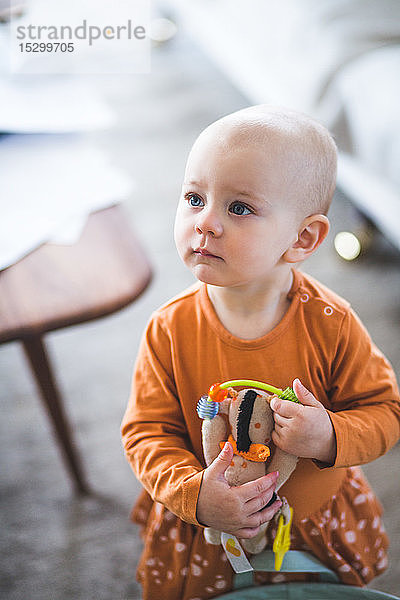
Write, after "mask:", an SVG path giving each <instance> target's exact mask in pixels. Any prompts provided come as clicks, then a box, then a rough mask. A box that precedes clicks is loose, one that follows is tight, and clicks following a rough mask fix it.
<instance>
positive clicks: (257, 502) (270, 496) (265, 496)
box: [243, 486, 276, 515]
mask: <svg viewBox="0 0 400 600" xmlns="http://www.w3.org/2000/svg"><path fill="white" fill-rule="evenodd" d="M274 488H275V486H273V487H271V488H269V489H268V490H267V491H266V492H264V493H262V494H260V495H259V496H256V497H255V498H251V499H250V500H248V501H247V502H246V504H245V505H244V507H243V510H245V511H246V513H247V514H248V515H252V514H254V513H256V512H258V511H260V510H263V509H264V508H265V507H266V506H267V505H268V504H269V503H270V502H271V500H272V502H271V505H272V504H273V502H275V500H276V494H275V491H274ZM274 495H275V497H274Z"/></svg>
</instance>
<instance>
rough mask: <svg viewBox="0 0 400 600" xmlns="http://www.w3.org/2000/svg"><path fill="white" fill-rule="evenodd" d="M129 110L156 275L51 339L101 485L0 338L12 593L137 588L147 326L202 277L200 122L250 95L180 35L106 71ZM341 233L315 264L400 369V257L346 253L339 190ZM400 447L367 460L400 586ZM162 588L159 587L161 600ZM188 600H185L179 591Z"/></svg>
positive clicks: (99, 595)
mask: <svg viewBox="0 0 400 600" xmlns="http://www.w3.org/2000/svg"><path fill="white" fill-rule="evenodd" d="M98 85H99V86H100V88H101V90H102V91H103V93H104V94H105V95H106V97H107V98H108V100H109V102H110V104H111V105H112V106H113V107H114V108H115V110H116V112H117V114H118V117H119V121H118V125H117V126H116V128H115V129H114V130H113V131H111V132H104V133H98V134H96V135H93V139H94V141H95V142H96V143H97V144H98V145H99V146H100V147H101V148H103V149H104V150H105V151H106V152H107V153H108V154H109V155H110V156H111V158H112V159H113V161H114V163H115V164H116V165H120V166H121V167H123V168H124V169H125V170H126V171H128V172H129V173H131V174H132V176H133V178H134V180H135V182H136V189H135V192H134V194H133V197H132V198H131V199H130V201H129V202H127V209H128V212H129V216H130V218H131V220H132V223H133V224H134V226H135V228H136V230H137V232H138V234H139V236H140V237H141V239H142V241H143V244H144V246H145V247H146V249H147V251H148V253H149V255H150V257H151V259H152V261H153V265H154V268H155V278H154V282H153V284H152V285H151V287H150V288H149V290H148V291H147V292H146V293H145V294H144V295H143V297H142V298H140V299H139V301H137V302H136V304H134V305H132V306H131V307H130V308H128V309H125V310H124V311H122V312H121V313H119V314H117V315H114V316H112V317H108V318H107V319H104V320H102V321H96V322H93V323H90V324H87V325H83V326H79V327H72V328H69V329H67V330H64V331H59V332H57V333H54V334H51V335H49V336H48V337H47V340H48V344H49V346H50V350H51V355H52V357H53V361H54V366H55V369H56V372H57V375H58V380H59V383H60V387H61V390H62V392H63V395H64V399H65V404H66V407H67V410H68V413H69V415H70V418H71V421H72V423H73V426H74V431H75V436H76V440H77V443H78V447H79V449H80V451H81V453H82V455H83V457H84V462H85V467H86V472H87V475H88V478H89V481H90V485H91V487H92V489H93V495H92V496H90V497H87V498H75V497H73V495H72V493H71V490H70V486H69V482H68V479H67V477H66V473H65V471H64V468H63V465H62V464H61V462H60V457H59V454H58V449H57V448H56V446H55V444H54V442H53V438H52V433H51V431H50V429H49V424H48V422H47V420H46V417H45V414H44V411H43V410H42V407H41V405H40V400H39V398H38V396H37V392H36V389H35V387H34V384H33V382H32V379H31V376H30V373H29V371H28V367H27V365H26V363H25V360H24V358H23V355H22V351H21V349H20V347H19V346H18V345H17V344H9V345H6V346H1V347H0V381H1V385H0V398H1V406H2V419H1V438H0V439H1V442H0V444H1V446H0V455H1V463H2V467H1V479H2V481H1V520H2V525H1V530H2V535H3V538H5V539H4V541H3V543H2V549H1V551H2V554H3V556H2V561H1V564H2V567H1V569H2V573H1V580H0V592H1V594H0V595H1V597H2V598H5V599H7V600H27V599H29V600H64V599H65V600H67V599H68V600H71V599H74V600H89V599H92V598H93V599H94V598H96V600H128V599H129V600H134V599H137V598H139V597H140V593H139V588H138V586H137V585H136V583H135V577H134V572H135V566H136V563H137V559H138V556H139V554H140V547H141V542H140V539H139V536H138V532H137V530H136V528H135V527H134V526H132V525H131V524H130V522H129V510H130V508H131V505H132V503H133V502H134V499H135V497H136V495H137V493H138V490H139V485H138V483H137V482H136V481H135V478H134V476H133V475H132V474H131V472H130V469H129V467H128V465H127V464H126V462H125V459H124V457H123V453H122V450H121V445H120V438H119V425H120V421H121V418H122V414H123V411H124V408H125V404H126V400H127V397H128V394H129V385H130V377H131V370H132V366H133V362H134V357H135V353H136V351H137V347H138V342H139V338H140V334H141V332H142V330H143V327H144V325H145V323H146V320H147V318H148V316H149V315H150V313H151V311H152V310H153V309H154V308H155V307H157V306H158V305H159V304H160V303H162V302H163V301H164V300H166V299H168V298H169V297H170V296H172V295H174V294H175V293H176V292H178V291H179V290H181V289H182V288H184V287H185V286H187V285H188V284H190V283H191V282H192V278H191V275H190V273H188V272H187V271H186V269H185V268H184V267H183V266H182V265H181V264H180V262H179V259H178V257H177V254H176V252H175V248H174V244H173V237H172V226H173V218H174V210H175V203H176V200H177V197H178V194H179V189H180V181H181V176H182V173H183V168H184V162H185V158H186V154H187V152H188V150H189V148H190V146H191V144H192V142H193V140H194V138H195V137H196V135H197V134H198V133H199V132H200V130H201V129H202V128H203V127H204V126H206V125H207V124H208V123H210V122H211V121H213V120H215V119H216V118H218V117H219V116H221V115H223V114H226V113H228V112H231V111H233V110H236V109H239V108H241V107H243V106H245V105H246V104H247V102H246V100H245V99H244V98H243V97H242V96H241V95H240V94H239V93H238V92H237V91H236V90H235V89H234V88H233V87H232V86H231V85H230V83H229V82H228V81H226V80H225V78H224V77H223V76H222V75H221V73H219V72H218V71H217V70H216V69H215V68H214V67H213V66H212V65H211V64H210V63H209V62H208V61H207V60H206V59H205V58H204V57H203V56H202V55H201V54H200V53H199V52H198V51H197V49H196V48H193V47H191V45H190V44H189V43H188V42H187V41H185V40H184V39H176V40H174V41H173V42H171V43H170V44H169V45H166V46H163V47H160V48H157V49H155V50H154V52H153V68H152V73H151V75H147V76H137V77H126V78H120V77H115V78H112V77H109V78H104V79H103V80H99V81H98ZM330 215H331V218H332V220H333V223H334V225H333V228H332V232H331V234H330V236H329V239H328V240H327V242H325V245H324V246H323V247H322V248H321V249H320V251H319V252H318V253H317V255H316V256H314V257H313V258H312V259H311V260H310V261H308V263H307V265H306V266H305V270H306V271H308V272H309V273H311V274H312V275H314V276H315V277H317V278H319V279H320V280H321V281H322V282H324V283H325V284H327V285H329V286H331V287H333V288H334V289H335V290H336V291H337V292H338V293H339V294H342V295H343V296H345V297H346V298H347V299H348V300H349V301H350V302H351V303H352V304H353V306H354V308H355V309H356V310H357V311H358V313H359V314H360V316H361V318H362V319H363V320H364V322H365V324H366V325H367V327H368V328H369V330H370V332H371V334H372V336H373V338H374V340H375V341H376V343H377V344H378V345H379V346H380V347H381V348H382V350H383V351H384V352H385V353H386V355H387V356H388V358H389V359H390V360H391V361H392V364H393V365H394V368H395V370H396V372H397V373H398V374H399V373H400V348H399V343H398V340H399V324H400V305H399V297H400V260H399V257H398V256H397V255H395V254H394V253H393V252H392V251H391V249H390V248H389V247H388V246H386V244H385V243H384V242H383V241H382V240H380V239H379V238H378V242H379V243H378V244H377V247H376V251H375V252H372V253H371V254H370V255H368V256H366V257H364V258H363V259H361V260H359V261H358V262H356V263H349V264H347V263H344V262H342V261H340V260H339V259H338V258H337V256H336V255H335V253H334V250H333V243H332V240H333V236H334V233H335V232H336V231H338V230H339V229H343V228H345V227H346V224H349V223H350V221H351V219H352V218H353V215H352V211H351V207H350V206H349V203H348V202H347V201H346V199H344V198H343V197H341V196H340V195H339V194H338V195H337V197H336V199H335V202H334V205H333V207H332V210H331V213H330ZM399 461H400V446H399V445H397V447H396V448H394V449H393V450H392V451H391V452H389V453H388V454H387V455H386V456H385V457H383V458H381V459H380V460H378V461H376V462H375V463H373V464H371V465H369V466H368V467H367V468H366V472H367V475H368V477H369V479H370V481H371V483H372V484H373V485H375V487H376V489H377V492H378V495H379V497H380V499H381V501H382V503H383V505H384V508H385V511H386V526H387V529H388V531H389V534H390V536H391V539H392V551H391V561H392V563H391V567H390V569H389V571H388V572H387V573H386V574H385V575H383V576H382V577H381V578H380V579H379V580H376V581H375V582H374V583H373V587H375V588H377V589H380V590H383V591H387V592H392V593H395V592H397V593H399V592H400V572H399V561H400V526H399V523H400V510H399V501H398V496H399V482H398V475H397V474H398V465H399ZM155 600H158V599H155ZM177 600H178V599H177Z"/></svg>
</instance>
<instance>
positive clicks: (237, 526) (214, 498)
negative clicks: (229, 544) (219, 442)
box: [197, 442, 282, 538]
mask: <svg viewBox="0 0 400 600" xmlns="http://www.w3.org/2000/svg"><path fill="white" fill-rule="evenodd" d="M232 458H233V449H232V446H231V444H229V442H227V443H226V444H225V446H224V448H223V450H222V451H221V452H220V454H219V455H218V456H217V458H216V459H215V460H214V461H213V462H212V463H211V464H210V465H209V467H207V469H205V471H204V475H203V481H202V484H201V487H200V493H199V498H198V501H197V520H198V521H199V523H201V524H202V525H206V526H207V527H212V528H213V529H217V530H218V531H225V532H226V533H231V534H233V535H236V536H237V537H239V538H252V537H254V536H255V535H257V533H258V532H259V528H260V525H262V524H263V523H266V522H268V521H270V520H271V519H272V517H273V516H274V514H275V513H276V512H277V511H278V509H279V508H280V507H281V505H282V502H281V501H280V500H279V499H277V500H275V502H274V503H273V504H272V505H271V506H270V507H268V508H266V505H267V504H268V502H269V501H270V500H271V498H272V495H273V492H274V489H275V485H276V480H277V478H278V473H277V472H276V471H275V472H274V473H269V474H268V475H264V476H263V477H260V478H259V479H255V480H254V481H250V482H249V483H244V484H243V485H239V486H237V487H231V486H230V485H229V484H228V482H227V481H226V479H225V476H224V473H225V471H226V469H227V468H228V467H229V465H230V464H231V460H232Z"/></svg>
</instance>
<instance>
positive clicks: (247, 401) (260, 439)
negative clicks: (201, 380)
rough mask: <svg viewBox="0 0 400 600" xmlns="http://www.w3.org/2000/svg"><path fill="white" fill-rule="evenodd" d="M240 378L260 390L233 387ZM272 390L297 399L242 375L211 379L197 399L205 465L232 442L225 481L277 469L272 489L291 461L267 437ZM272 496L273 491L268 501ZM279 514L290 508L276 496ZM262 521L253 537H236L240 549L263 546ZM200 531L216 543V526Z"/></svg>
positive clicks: (293, 463)
mask: <svg viewBox="0 0 400 600" xmlns="http://www.w3.org/2000/svg"><path fill="white" fill-rule="evenodd" d="M243 383H253V384H257V388H259V387H260V386H262V387H263V390H261V389H257V388H256V387H255V389H253V388H245V389H242V390H241V391H239V392H238V391H236V390H235V389H234V387H233V385H234V384H236V385H237V386H239V385H241V384H243ZM229 384H231V385H229ZM266 389H268V390H272V391H274V392H275V394H271V393H267V391H266ZM274 395H277V396H279V397H280V398H285V399H288V400H292V401H294V402H298V400H297V398H296V396H295V395H294V392H293V390H291V389H290V388H287V390H285V391H282V390H280V389H278V388H274V387H272V386H269V385H268V384H261V383H260V382H255V381H248V380H241V381H232V382H226V383H224V384H219V385H218V384H215V385H214V386H211V388H210V390H209V393H208V395H206V396H202V398H201V399H200V400H199V403H198V405H197V412H198V414H199V416H200V417H201V418H203V419H204V421H203V424H202V442H203V452H204V457H205V460H206V463H207V465H209V464H211V463H212V461H213V460H214V459H215V458H216V457H217V456H218V454H219V453H220V451H221V448H223V446H224V444H225V442H226V441H229V442H230V443H231V445H232V446H233V451H234V456H233V460H232V462H231V465H230V466H229V467H228V468H227V470H226V472H225V478H226V480H227V482H228V483H229V485H231V486H237V485H241V484H243V483H247V482H248V481H252V480H254V479H257V478H259V477H261V476H262V475H265V473H270V472H272V471H279V477H278V480H277V483H276V491H278V490H279V488H280V487H281V486H282V485H283V484H284V483H285V481H287V479H288V478H289V477H290V475H291V473H292V472H293V470H294V469H295V467H296V464H297V460H298V458H297V456H293V455H291V454H287V453H286V452H283V451H282V450H280V449H279V448H276V447H275V446H274V445H273V443H272V440H271V435H272V430H273V428H274V418H273V411H272V409H271V407H270V401H271V400H272V398H273V397H274ZM275 499H276V495H275V494H274V496H273V497H272V498H271V501H270V502H269V504H272V503H273V502H274V501H275ZM279 514H283V517H284V520H285V522H287V521H288V520H289V518H290V509H289V506H288V504H287V502H286V499H285V498H282V507H281V509H280V513H279ZM279 514H278V516H279ZM267 526H268V523H265V524H264V525H263V526H262V527H261V529H260V532H259V533H258V534H257V536H256V537H254V538H251V539H242V540H241V544H242V545H243V547H244V549H245V550H246V551H248V552H250V553H251V554H258V553H259V552H261V551H262V550H263V549H264V548H265V546H266V544H267V539H266V536H265V530H266V528H267ZM204 535H205V538H206V540H207V541H208V542H209V543H211V544H220V543H221V532H220V531H217V530H215V529H211V528H206V529H205V530H204Z"/></svg>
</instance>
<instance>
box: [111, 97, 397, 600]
mask: <svg viewBox="0 0 400 600" xmlns="http://www.w3.org/2000/svg"><path fill="white" fill-rule="evenodd" d="M335 177H336V147H335V144H334V142H333V140H332V138H331V136H330V135H329V133H328V132H327V130H326V129H325V128H324V127H322V126H321V125H320V124H318V123H317V122H315V121H313V120H312V119H310V118H308V117H307V116H305V115H302V114H299V113H296V112H294V111H288V110H284V109H279V108H273V107H270V106H268V105H261V106H255V107H251V108H248V109H245V110H241V111H238V112H236V113H233V114H231V115H228V116H226V117H224V118H222V119H220V120H219V121H217V122H216V123H213V124H212V125H210V126H209V127H208V128H207V129H206V130H205V131H203V133H202V134H201V135H200V136H199V138H198V139H197V140H196V142H195V144H194V146H193V148H192V150H191V152H190V154H189V158H188V161H187V165H186V171H185V176H184V182H183V187H182V194H181V197H180V199H179V205H178V210H177V215H176V224H175V241H176V246H177V249H178V252H179V254H180V256H181V258H182V260H183V262H184V263H185V264H186V265H187V267H188V268H189V269H190V270H191V271H192V273H193V275H194V276H195V278H196V279H197V280H198V281H197V282H196V283H195V284H194V285H193V286H192V287H190V288H189V289H187V290H185V291H184V292H182V293H181V294H179V295H178V296H176V297H175V298H173V299H172V300H170V301H169V302H168V303H166V304H165V305H164V306H162V307H161V308H160V309H159V310H157V311H156V312H155V313H154V314H153V315H152V317H151V319H150V322H149V324H148V326H147V329H146V331H145V333H144V336H143V339H142V342H141V346H140V350H139V353H138V357H137V361H136V366H135V371H134V376H133V385H132V393H131V397H130V400H129V404H128V407H127V410H126V413H125V416H124V419H123V423H122V435H123V443H124V447H125V451H126V456H127V458H128V460H129V462H130V464H131V466H132V468H133V471H134V473H135V474H136V476H137V477H138V479H139V480H140V482H141V483H142V484H143V487H144V491H143V492H142V494H141V496H140V498H139V500H138V502H137V504H136V506H135V508H134V511H133V520H134V521H135V522H136V523H138V524H140V525H141V526H142V532H143V539H144V544H145V547H144V552H143V554H142V557H141V560H140V564H139V567H138V580H139V581H140V582H141V584H142V586H143V597H144V599H145V600H148V599H150V598H151V599H154V598H162V599H163V600H199V599H207V598H214V597H216V596H218V595H220V594H222V593H225V592H227V591H229V589H231V586H232V577H233V571H232V568H231V566H230V564H229V563H228V562H227V558H226V556H225V553H224V550H223V548H222V546H214V545H210V544H208V543H207V542H206V541H205V539H204V535H203V528H204V527H213V528H215V529H217V530H222V531H225V532H227V533H231V534H233V535H236V536H237V537H238V538H252V537H254V536H255V535H257V532H258V530H259V527H260V525H262V524H263V523H265V522H267V521H270V519H272V517H273V516H274V514H276V512H277V511H278V509H279V507H280V505H281V501H280V499H279V498H277V499H276V500H275V501H274V502H272V504H271V503H270V500H272V499H273V497H274V496H273V494H274V489H275V485H276V479H277V474H276V473H271V474H268V475H265V476H263V477H261V478H260V479H257V480H256V481H254V482H251V483H247V484H245V485H242V486H238V487H232V488H231V487H229V485H228V484H227V482H226V480H225V478H224V472H225V471H226V469H227V467H228V466H229V465H230V463H231V460H232V457H233V448H232V446H231V445H230V444H229V443H228V444H226V445H225V447H224V449H223V450H222V451H221V453H220V455H219V456H218V457H217V458H216V459H215V461H214V462H213V463H212V464H211V465H209V466H208V467H207V468H205V462H204V457H203V452H202V445H201V425H202V422H201V420H200V419H199V418H198V416H197V414H196V403H197V401H198V399H199V398H200V396H201V395H203V394H204V393H206V392H207V390H208V389H209V387H210V385H211V384H213V383H214V382H222V381H226V380H232V379H240V378H245V379H254V380H258V381H265V382H270V383H273V384H274V385H275V386H277V387H280V388H285V387H287V386H288V385H290V383H291V382H292V381H293V380H294V381H293V387H294V391H295V393H296V394H297V397H298V398H299V400H300V401H301V404H295V403H292V402H289V401H285V400H278V399H275V400H273V402H272V409H273V411H274V420H275V430H274V433H273V437H272V441H273V444H274V445H275V446H276V447H278V448H281V449H282V450H284V451H286V452H289V453H292V454H295V455H297V456H299V457H300V459H299V462H298V465H297V467H296V469H295V471H294V472H293V474H292V475H291V477H290V479H289V480H288V482H287V483H285V484H284V485H283V486H282V488H281V489H280V491H279V493H280V495H281V496H285V497H286V498H287V500H288V502H289V504H290V506H292V507H293V509H294V520H293V527H292V549H306V550H307V551H308V552H310V553H312V554H314V555H315V556H317V557H318V558H319V559H320V560H321V561H323V562H324V563H325V564H326V565H327V566H329V567H330V568H331V569H333V570H335V571H336V572H337V573H338V575H339V577H340V579H341V581H342V582H344V583H347V584H351V585H358V586H361V585H364V584H365V583H367V582H368V581H370V580H371V579H372V578H373V577H375V576H376V575H379V574H381V573H382V572H383V571H384V569H385V568H386V566H387V547H388V539H387V536H386V534H385V531H384V528H383V524H382V520H381V514H382V510H381V507H380V504H379V502H378V501H377V499H376V497H375V495H374V494H373V492H372V491H371V489H370V487H369V485H368V483H367V481H366V480H365V478H364V476H363V474H362V472H361V470H360V468H359V467H358V466H357V465H360V464H363V463H367V462H370V461H372V460H374V459H376V458H377V457H379V456H381V455H382V454H384V453H385V452H386V451H387V450H388V449H389V448H390V447H391V446H393V445H394V444H395V442H396V441H397V439H398V438H399V435H400V405H399V392H398V388H397V385H396V380H395V376H394V373H393V371H392V368H391V366H390V364H389V363H388V361H387V360H386V359H385V357H384V356H383V355H382V354H381V352H380V351H379V350H378V349H377V348H376V346H375V345H374V344H373V342H372V341H371V339H370V337H369V335H368V333H367V331H366V330H365V328H364V327H363V325H362V324H361V322H360V320H359V319H358V317H357V315H356V314H355V313H354V312H353V310H352V309H351V307H350V305H349V304H348V303H347V302H346V301H345V300H343V299H342V298H340V297H339V296H337V295H336V294H335V293H333V292H332V291H330V290H329V289H327V288H326V287H325V286H323V285H322V284H320V283H319V282H318V281H316V280H315V279H313V278H312V277H310V276H308V275H306V274H305V273H303V272H300V271H299V270H298V269H297V268H295V267H296V265H299V264H301V263H302V262H303V261H304V260H305V259H306V258H308V257H309V256H310V255H311V254H312V253H313V252H315V250H316V249H317V248H318V246H319V245H320V244H321V242H322V241H323V240H324V239H325V237H326V235H327V233H328V230H329V221H328V218H327V216H326V215H327V211H328V208H329V205H330V202H331V199H332V196H333V193H334V189H335ZM267 536H268V542H269V545H271V544H272V542H273V531H272V524H271V526H270V527H269V528H268V529H267ZM305 578H307V576H306V575H304V574H297V575H290V576H289V575H284V574H281V573H272V574H264V573H259V574H256V582H259V583H263V582H267V581H272V582H273V581H282V580H285V579H286V580H289V579H290V580H293V579H297V580H300V579H305Z"/></svg>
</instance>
